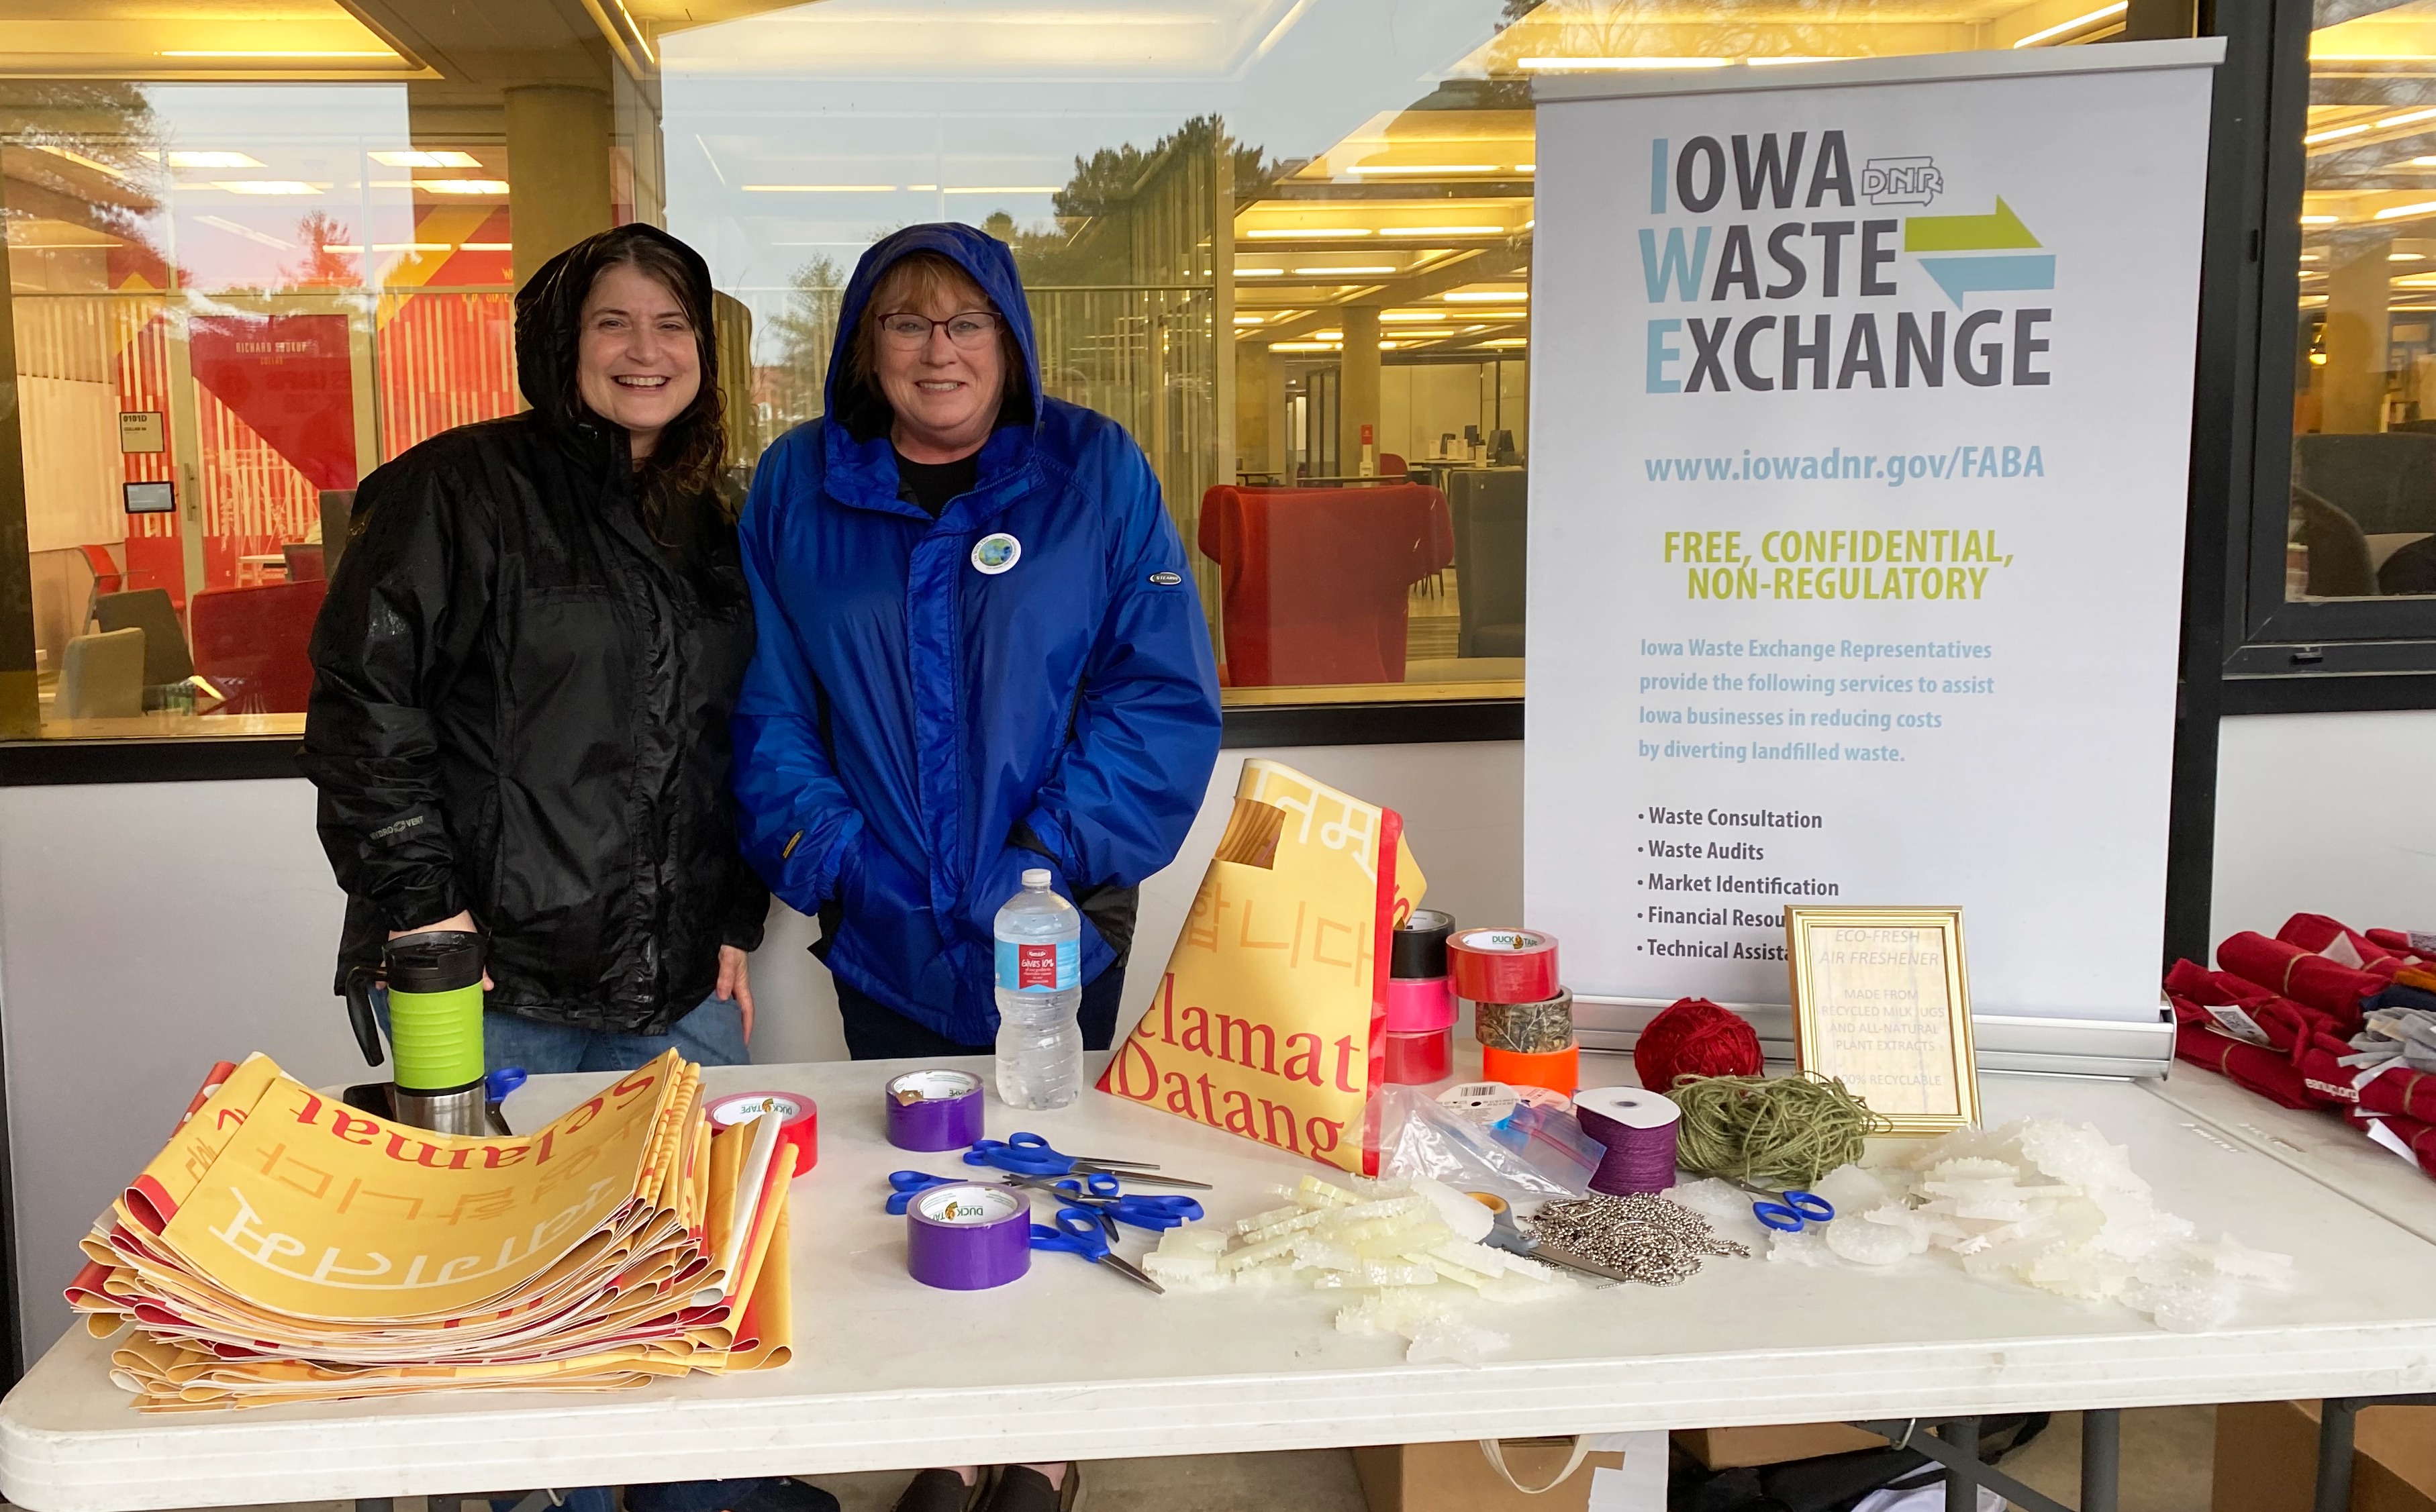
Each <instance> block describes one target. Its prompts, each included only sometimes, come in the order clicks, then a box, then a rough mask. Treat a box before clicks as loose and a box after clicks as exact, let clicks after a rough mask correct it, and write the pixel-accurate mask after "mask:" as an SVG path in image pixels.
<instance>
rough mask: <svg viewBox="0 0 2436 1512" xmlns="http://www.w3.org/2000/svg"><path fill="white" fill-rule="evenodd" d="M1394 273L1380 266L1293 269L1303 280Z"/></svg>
mask: <svg viewBox="0 0 2436 1512" xmlns="http://www.w3.org/2000/svg"><path fill="white" fill-rule="evenodd" d="M1394 271H1396V269H1395V268H1394V267H1393V266H1392V265H1380V266H1377V267H1366V268H1297V269H1295V272H1296V274H1297V275H1299V276H1302V277H1305V278H1344V277H1351V276H1354V275H1356V274H1361V273H1392V272H1394Z"/></svg>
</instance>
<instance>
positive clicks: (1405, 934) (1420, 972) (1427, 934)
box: [1387, 909, 1454, 982]
mask: <svg viewBox="0 0 2436 1512" xmlns="http://www.w3.org/2000/svg"><path fill="white" fill-rule="evenodd" d="M1453 930H1454V915H1453V914H1452V913H1441V912H1438V911H1437V910H1436V909H1415V910H1414V911H1413V916H1412V917H1411V918H1409V919H1406V920H1405V921H1404V922H1403V923H1402V924H1400V925H1398V926H1397V927H1396V929H1395V930H1394V935H1393V940H1394V943H1393V944H1392V945H1391V946H1390V947H1389V949H1390V951H1391V953H1390V955H1389V957H1388V962H1387V975H1388V976H1390V977H1393V978H1395V979H1396V980H1398V981H1400V982H1427V981H1429V980H1431V979H1432V978H1434V977H1443V976H1445V975H1446V974H1447V951H1446V943H1447V936H1448V935H1449V934H1451V933H1453Z"/></svg>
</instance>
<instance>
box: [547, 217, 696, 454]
mask: <svg viewBox="0 0 2436 1512" xmlns="http://www.w3.org/2000/svg"><path fill="white" fill-rule="evenodd" d="M575 391H576V392H577V393H578V394H580V395H582V396H583V403H584V405H585V406H586V407H587V408H590V409H591V411H592V412H593V413H594V414H596V415H599V416H600V418H601V419H603V420H606V421H608V422H609V423H610V424H612V425H616V426H624V427H625V429H626V434H627V436H628V437H629V438H630V443H631V444H632V446H633V449H634V456H635V461H638V462H639V461H642V460H643V459H644V458H646V457H649V456H650V455H651V454H652V448H653V446H654V445H656V444H657V443H658V442H659V439H660V432H661V431H662V430H664V429H666V428H667V427H668V426H669V425H670V423H671V422H672V421H674V420H675V419H676V418H677V417H678V416H679V415H682V414H684V413H685V412H686V409H687V407H689V406H690V405H692V403H693V401H694V398H695V396H696V395H697V394H699V393H701V392H702V349H701V347H700V346H699V345H698V344H697V343H696V341H695V338H694V329H693V322H691V321H690V320H688V319H687V318H686V312H685V306H684V305H682V304H678V303H677V297H676V295H675V294H674V293H672V292H670V288H669V287H668V286H667V285H666V284H663V283H661V282H660V281H659V280H658V279H656V278H654V277H653V276H652V275H651V274H650V273H647V272H645V271H643V269H639V268H636V267H635V266H634V265H633V264H631V263H618V264H614V265H612V266H611V267H609V268H607V269H603V270H602V271H601V274H600V277H598V278H596V279H594V280H593V281H592V292H591V293H590V294H588V295H586V296H585V297H584V301H583V329H582V331H581V333H580V335H579V336H578V339H577V342H576V360H575Z"/></svg>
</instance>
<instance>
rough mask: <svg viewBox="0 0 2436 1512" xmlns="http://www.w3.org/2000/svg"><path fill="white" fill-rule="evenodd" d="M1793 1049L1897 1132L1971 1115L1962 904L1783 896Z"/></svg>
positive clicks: (1972, 1070)
mask: <svg viewBox="0 0 2436 1512" xmlns="http://www.w3.org/2000/svg"><path fill="white" fill-rule="evenodd" d="M1784 931H1785V954H1786V957H1787V958H1788V959H1789V960H1790V962H1791V963H1792V967H1793V1044H1794V1059H1795V1062H1796V1063H1797V1064H1798V1065H1800V1066H1801V1069H1803V1070H1805V1071H1817V1072H1818V1073H1819V1074H1821V1075H1823V1076H1835V1077H1840V1078H1842V1079H1843V1083H1844V1085H1845V1086H1846V1087H1848V1088H1849V1089H1851V1091H1852V1092H1853V1095H1854V1096H1855V1097H1858V1098H1859V1099H1860V1100H1861V1101H1862V1102H1864V1103H1867V1104H1869V1105H1870V1110H1871V1111H1872V1112H1875V1113H1878V1114H1881V1115H1883V1116H1884V1117H1886V1118H1887V1119H1888V1121H1891V1122H1892V1123H1893V1125H1894V1131H1893V1132H1895V1133H1897V1134H1942V1133H1944V1132H1946V1131H1947V1130H1949V1129H1958V1128H1964V1127H1967V1126H1969V1125H1972V1124H1975V1123H1977V1122H1978V1121H1979V1077H1978V1070H1977V1068H1976V1066H1975V1063H1974V1062H1973V1060H1972V1058H1971V994H1970V987H1969V985H1968V977H1967V976H1966V974H1965V972H1964V969H1963V963H1962V911H1961V910H1960V909H1900V908H1788V909H1786V910H1785V911H1784Z"/></svg>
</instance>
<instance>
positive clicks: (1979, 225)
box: [1904, 197, 2055, 309]
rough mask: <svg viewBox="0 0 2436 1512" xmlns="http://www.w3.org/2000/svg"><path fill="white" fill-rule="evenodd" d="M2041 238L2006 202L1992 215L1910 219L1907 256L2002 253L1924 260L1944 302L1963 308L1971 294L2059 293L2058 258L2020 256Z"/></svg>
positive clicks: (2037, 254)
mask: <svg viewBox="0 0 2436 1512" xmlns="http://www.w3.org/2000/svg"><path fill="white" fill-rule="evenodd" d="M2038 244H2039V238H2038V237H2036V236H2034V235H2030V228H2029V227H2027V226H2026V225H2024V224H2022V217H2019V216H2017V215H2015V214H2013V207H2012V206H2010V205H2009V204H2007V203H2005V201H2004V200H2003V199H2002V197H1999V198H1998V199H1997V200H1996V209H1995V212H1994V214H1992V215H1985V216H1910V217H1905V220H1904V251H1905V252H1912V253H1915V254H1917V253H1922V252H1998V253H2004V254H2005V255H1999V256H1974V257H1925V256H1924V257H1922V258H1921V259H1920V266H1921V269H1922V270H1923V272H1925V273H1927V274H1928V276H1929V277H1931V278H1933V279H1935V280H1936V281H1937V287H1940V288H1941V289H1943V290H1945V294H1946V297H1947V298H1948V299H1951V300H1952V301H1954V304H1955V307H1956V308H1957V309H1958V308H1960V307H1961V306H1962V304H1963V302H1964V301H1965V300H1966V299H1968V298H1969V297H1970V296H1971V295H1973V294H1995V293H2005V292H2008V291H2010V290H2015V289H2036V288H2053V287H2055V253H2053V252H2016V251H2014V250H2013V249H2016V248H2023V247H2036V246H2037V245H2038Z"/></svg>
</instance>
